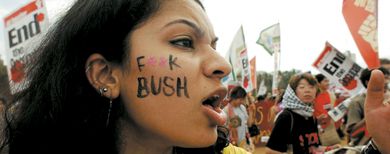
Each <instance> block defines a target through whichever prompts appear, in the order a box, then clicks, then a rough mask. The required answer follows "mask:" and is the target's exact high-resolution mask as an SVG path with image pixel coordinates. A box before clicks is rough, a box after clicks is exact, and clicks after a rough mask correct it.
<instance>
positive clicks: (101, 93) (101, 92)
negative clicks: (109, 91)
mask: <svg viewBox="0 0 390 154" xmlns="http://www.w3.org/2000/svg"><path fill="white" fill-rule="evenodd" d="M99 92H100V96H102V97H103V91H102V88H100V87H99Z"/></svg>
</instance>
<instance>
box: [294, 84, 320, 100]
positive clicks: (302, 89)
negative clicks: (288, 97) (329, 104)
mask: <svg viewBox="0 0 390 154" xmlns="http://www.w3.org/2000/svg"><path fill="white" fill-rule="evenodd" d="M295 92H296V93H297V97H298V98H299V99H300V100H301V101H302V102H303V103H305V104H310V103H311V102H313V101H314V99H315V98H316V92H317V90H316V88H315V86H313V85H310V84H309V82H308V81H307V80H306V79H301V80H300V81H299V82H298V86H297V88H296V89H295Z"/></svg>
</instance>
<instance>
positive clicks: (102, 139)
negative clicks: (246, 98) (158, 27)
mask: <svg viewBox="0 0 390 154" xmlns="http://www.w3.org/2000/svg"><path fill="white" fill-rule="evenodd" d="M195 1H196V2H197V3H199V4H200V5H201V6H202V4H201V3H200V2H199V1H198V0H195ZM162 4H163V0H93V1H86V0H78V1H76V2H75V3H74V5H73V6H72V7H71V8H70V9H69V10H68V12H67V13H66V14H65V15H64V16H63V17H61V18H60V19H59V20H58V21H57V22H55V23H53V27H52V28H50V29H49V31H48V32H47V34H46V36H45V38H44V39H43V40H42V41H41V43H40V45H39V46H37V47H36V48H35V49H34V52H33V53H34V58H33V59H32V60H33V61H32V62H31V63H30V64H29V65H28V66H29V68H27V69H26V70H29V71H28V72H27V73H26V78H27V81H28V84H26V85H27V86H26V87H25V89H24V90H22V91H20V92H18V93H17V94H15V95H14V97H13V99H12V100H11V101H10V103H8V104H7V106H6V110H5V114H4V115H3V117H2V118H4V119H5V122H6V128H5V129H4V130H3V131H0V132H2V133H1V134H0V135H2V136H0V137H1V140H0V144H1V146H0V153H3V152H5V153H9V154H13V153H40V154H44V153H119V152H118V151H117V150H118V149H117V147H118V145H119V144H121V143H118V142H116V139H117V138H118V136H119V135H118V134H117V126H116V125H115V124H116V123H117V120H118V119H119V117H122V116H123V115H124V109H123V106H122V104H121V103H115V102H120V98H119V97H118V98H117V99H114V100H113V102H114V103H112V104H113V106H112V110H111V116H110V119H109V120H110V124H109V125H108V126H107V127H106V121H107V113H108V110H109V103H108V102H109V100H108V99H107V98H103V97H101V96H100V94H99V93H97V92H96V90H95V89H94V88H93V87H92V86H91V85H90V83H89V82H88V80H87V78H86V77H82V74H85V62H86V60H87V58H88V57H89V56H90V55H92V54H94V53H98V54H101V55H102V56H104V57H105V59H106V60H107V61H108V62H109V63H112V64H113V65H115V66H117V67H125V65H124V64H125V63H126V62H127V61H128V59H129V55H130V49H131V44H129V43H128V42H130V41H129V39H130V34H131V32H132V31H134V30H135V29H137V28H139V27H140V26H142V24H144V23H145V22H146V21H147V20H148V19H149V18H151V17H153V16H154V14H155V13H156V12H157V11H158V10H159V9H160V6H161V5H162ZM202 8H203V6H202ZM226 134H227V133H226V131H224V130H223V128H221V127H218V140H217V142H216V143H215V145H213V146H211V149H213V150H214V151H216V152H215V153H220V150H222V148H223V147H225V146H226V145H227V143H228V142H229V141H228V140H227V139H226ZM221 147H222V148H221ZM205 149H207V148H205ZM209 149H210V147H209ZM182 150H184V151H186V150H185V149H182ZM218 150H219V151H218Z"/></svg>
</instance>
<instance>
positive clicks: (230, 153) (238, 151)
mask: <svg viewBox="0 0 390 154" xmlns="http://www.w3.org/2000/svg"><path fill="white" fill-rule="evenodd" d="M222 154H250V153H249V152H247V151H245V149H243V148H240V147H236V146H233V145H232V144H231V143H229V145H228V146H227V147H225V148H224V149H223V150H222Z"/></svg>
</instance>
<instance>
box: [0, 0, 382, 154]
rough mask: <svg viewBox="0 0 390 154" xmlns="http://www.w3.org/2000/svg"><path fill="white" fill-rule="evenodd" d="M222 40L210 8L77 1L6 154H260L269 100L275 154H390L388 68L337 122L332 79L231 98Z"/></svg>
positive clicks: (179, 2) (49, 45)
mask: <svg viewBox="0 0 390 154" xmlns="http://www.w3.org/2000/svg"><path fill="white" fill-rule="evenodd" d="M217 40H218V38H217V37H216V36H215V34H214V29H213V26H212V24H211V21H209V19H208V17H207V15H206V12H205V10H204V7H203V5H202V3H201V2H200V1H199V0H185V1H183V0H170V1H164V0H161V1H153V0H115V1H113V0H99V1H84V0H78V1H76V2H75V3H74V4H73V5H72V6H71V7H70V8H69V9H68V11H67V13H66V14H64V15H63V16H62V17H61V18H60V19H59V20H58V21H56V22H55V23H54V24H53V26H52V27H51V28H49V31H48V32H47V34H46V35H45V37H44V38H42V40H41V41H40V42H39V43H40V44H39V45H37V46H36V48H34V52H33V53H34V56H33V58H32V59H31V60H32V61H31V63H30V65H29V66H28V68H27V69H26V70H27V72H26V80H25V82H26V83H24V84H22V85H23V86H25V87H21V89H20V91H19V92H17V93H16V94H14V95H13V96H12V99H10V100H5V99H0V113H1V114H0V115H1V117H0V154H20V153H32V154H49V153H50V154H52V153H118V154H128V153H148V154H154V153H156V154H157V153H158V154H187V153H210V154H233V153H252V152H254V149H255V147H254V145H253V141H252V139H251V137H252V136H251V132H250V130H249V128H251V127H252V126H253V124H254V118H255V117H254V114H255V112H256V108H255V103H258V102H260V101H261V100H263V99H266V100H270V101H273V102H275V105H273V106H272V107H271V108H270V115H269V119H267V122H268V123H269V125H270V126H272V127H273V129H272V133H271V135H270V136H269V140H268V142H267V144H266V148H265V153H270V154H272V153H299V154H306V153H307V154H313V153H315V152H316V151H321V150H322V151H330V150H333V149H338V148H341V147H342V145H340V138H343V137H345V136H346V137H348V140H350V141H351V142H350V146H355V145H367V146H366V148H365V149H364V150H363V151H362V153H365V154H374V153H378V152H379V151H380V152H382V153H390V148H389V147H390V143H389V142H387V139H388V138H389V137H390V131H389V128H390V124H389V120H388V119H390V106H389V103H390V102H389V101H387V102H386V100H388V99H389V98H390V91H389V80H390V77H389V70H390V61H389V60H388V59H381V65H382V67H380V68H379V70H368V69H364V70H363V72H362V74H361V75H360V80H361V82H362V83H363V84H364V86H365V88H366V90H365V91H364V92H362V93H361V94H359V96H357V97H355V98H353V99H352V100H351V102H350V106H349V107H348V112H347V114H346V116H345V118H343V119H341V120H338V121H333V120H332V119H331V118H330V116H329V115H328V111H330V110H331V109H333V108H334V107H335V106H337V105H338V104H340V103H342V102H343V101H344V100H345V97H341V96H340V93H338V92H336V94H334V93H332V92H331V91H328V89H329V85H330V84H329V79H328V78H326V77H325V76H324V75H322V74H317V75H312V74H310V73H301V74H296V75H294V76H293V77H292V78H291V79H290V81H289V84H288V86H287V87H284V89H283V90H280V94H279V96H277V97H272V96H259V97H257V98H256V99H254V98H253V95H252V94H251V93H247V92H246V91H245V89H244V88H242V87H241V86H236V87H234V88H233V89H232V90H231V91H230V93H229V94H228V91H227V88H226V87H224V86H223V85H222V82H221V80H222V78H224V77H225V76H227V75H229V74H230V72H231V66H230V64H229V63H228V61H227V60H226V59H224V58H223V57H222V56H220V55H219V54H218V52H217V51H216V42H217ZM226 95H228V102H227V103H223V100H224V98H225V96H226ZM374 119H375V120H374ZM343 124H345V131H346V132H347V134H344V130H343V128H342V125H343ZM255 127H256V126H255ZM332 133H333V134H336V135H337V137H338V138H336V140H331V141H329V140H325V138H324V137H323V136H326V135H329V134H332Z"/></svg>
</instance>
